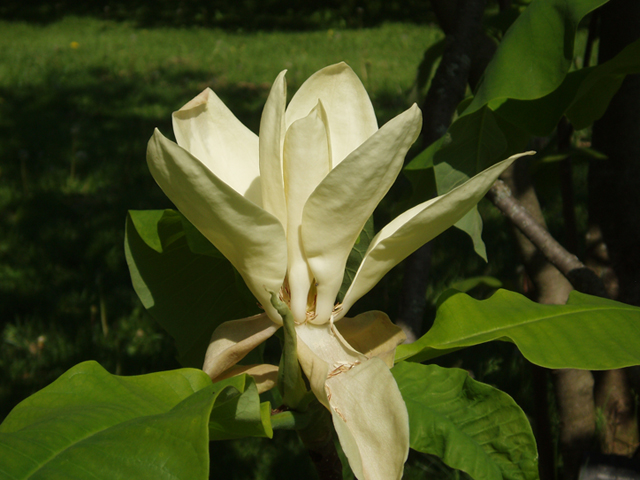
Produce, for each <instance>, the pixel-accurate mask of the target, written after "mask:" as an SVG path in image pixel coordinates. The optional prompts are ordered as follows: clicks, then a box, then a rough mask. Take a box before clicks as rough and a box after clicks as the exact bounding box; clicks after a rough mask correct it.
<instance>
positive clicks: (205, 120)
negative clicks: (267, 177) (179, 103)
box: [172, 88, 262, 205]
mask: <svg viewBox="0 0 640 480" xmlns="http://www.w3.org/2000/svg"><path fill="white" fill-rule="evenodd" d="M172 117H173V131H174V133H175V135H176V140H177V142H178V145H180V146H181V147H182V148H184V149H185V150H187V151H188V152H190V153H191V154H192V155H193V156H194V157H196V158H198V159H199V160H200V161H201V162H202V163H204V164H205V165H206V166H207V168H209V170H211V171H212V172H213V173H215V174H216V176H217V177H218V178H219V179H220V180H222V181H223V182H224V183H226V184H227V185H229V186H231V187H232V188H233V189H234V190H235V191H236V192H238V193H239V194H240V195H243V196H244V197H246V198H248V199H249V200H251V201H252V202H254V203H255V204H257V205H261V204H262V202H261V196H262V192H261V188H260V169H259V165H258V137H257V136H256V134H255V133H253V132H252V131H251V130H249V129H248V128H247V127H245V126H244V125H243V124H242V122H240V121H239V120H238V119H237V118H236V117H235V115H233V113H231V110H229V109H228V108H227V107H226V105H225V104H224V103H222V100H220V99H219V98H218V97H217V95H216V94H215V93H213V91H212V90H211V89H210V88H207V89H206V90H204V91H203V92H202V93H201V94H200V95H198V96H197V97H196V98H194V99H193V100H191V101H190V102H189V103H187V104H186V105H185V106H184V107H182V108H181V109H180V110H178V111H177V112H174V113H173V116H172Z"/></svg>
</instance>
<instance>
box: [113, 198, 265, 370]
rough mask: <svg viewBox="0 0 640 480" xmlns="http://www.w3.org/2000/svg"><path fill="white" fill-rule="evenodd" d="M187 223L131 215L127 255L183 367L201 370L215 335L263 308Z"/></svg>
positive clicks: (160, 215)
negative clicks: (219, 328) (230, 322)
mask: <svg viewBox="0 0 640 480" xmlns="http://www.w3.org/2000/svg"><path fill="white" fill-rule="evenodd" d="M185 222H186V219H184V217H183V216H182V215H180V214H179V213H177V212H175V211H173V210H164V211H158V210H152V211H131V212H129V215H128V217H127V225H126V234H125V254H126V258H127V264H128V266H129V272H130V274H131V279H132V282H133V287H134V289H135V291H136V293H137V294H138V297H140V300H141V301H142V304H143V305H144V306H145V308H146V309H147V310H149V313H151V315H152V316H153V317H154V318H155V319H156V320H157V321H158V322H159V323H160V324H161V325H162V327H163V328H164V329H165V330H167V332H169V334H170V335H171V336H172V337H173V338H174V340H175V341H176V345H177V348H178V354H179V357H178V359H179V360H180V362H181V363H182V364H183V365H185V366H192V367H201V366H202V362H203V360H204V354H205V352H206V349H207V346H208V344H209V339H210V338H211V334H212V333H213V330H214V329H215V328H216V327H217V326H218V325H219V324H220V323H222V322H224V321H227V320H231V319H236V318H244V317H248V316H250V315H253V314H255V313H258V312H259V308H258V306H257V304H256V300H255V299H254V297H253V295H251V293H250V292H249V290H248V288H247V287H246V286H245V284H244V282H243V281H242V278H241V277H240V276H239V275H238V274H237V272H236V271H235V270H234V268H233V266H232V265H231V264H230V263H229V262H228V261H227V260H226V259H225V258H224V257H219V256H217V255H215V254H213V251H211V249H208V250H207V249H206V248H205V247H204V246H203V245H202V243H201V241H200V240H197V236H196V233H195V232H193V230H191V229H190V228H186V229H185ZM194 238H195V239H196V240H195V243H196V244H198V245H199V247H197V248H196V250H197V251H198V252H200V253H195V252H193V251H192V250H191V248H190V245H193V244H194ZM189 239H191V240H189ZM205 252H207V253H205Z"/></svg>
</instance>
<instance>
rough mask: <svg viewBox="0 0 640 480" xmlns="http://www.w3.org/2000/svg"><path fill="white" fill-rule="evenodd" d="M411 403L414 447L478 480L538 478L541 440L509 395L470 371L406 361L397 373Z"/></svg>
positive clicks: (410, 413) (397, 379) (406, 400)
mask: <svg viewBox="0 0 640 480" xmlns="http://www.w3.org/2000/svg"><path fill="white" fill-rule="evenodd" d="M391 372H392V373H393V376H394V378H395V379H396V381H397V382H398V387H399V388H400V392H401V393H402V397H403V398H404V400H405V403H406V405H407V410H408V412H409V424H410V431H411V440H410V441H411V448H413V449H414V450H418V451H420V452H423V453H429V454H431V455H437V456H438V457H440V458H441V459H442V460H443V461H444V462H445V463H446V464H447V465H449V466H450V467H452V468H456V469H458V470H462V471H464V472H466V473H468V474H469V475H470V476H471V477H472V478H474V479H475V480H535V479H537V478H538V466H537V463H538V454H537V451H536V442H535V439H534V437H533V432H532V431H531V426H530V425H529V422H528V421H527V417H526V416H525V414H524V412H523V411H522V410H521V409H520V407H518V405H516V403H515V402H514V401H513V399H512V398H511V397H509V395H507V394H506V393H504V392H501V391H500V390H498V389H496V388H493V387H490V386H489V385H485V384H483V383H480V382H476V381H475V380H472V379H471V378H470V377H469V375H468V373H467V372H465V371H464V370H459V369H453V368H451V369H448V368H442V367H438V366H436V365H419V364H411V363H407V362H401V363H399V364H398V365H396V366H395V367H394V368H393V369H391Z"/></svg>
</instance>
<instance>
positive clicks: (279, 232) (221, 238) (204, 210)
mask: <svg viewBox="0 0 640 480" xmlns="http://www.w3.org/2000/svg"><path fill="white" fill-rule="evenodd" d="M147 163H148V165H149V170H150V171H151V174H152V175H153V178H154V179H155V180H156V182H158V185H160V188H162V190H163V191H164V193H165V194H166V195H167V197H169V199H170V200H171V201H172V202H173V203H174V204H175V206H176V207H177V208H178V210H180V212H182V214H183V215H184V216H185V217H187V219H188V220H189V221H190V222H191V223H192V224H193V225H195V227H196V228H197V229H198V230H200V232H201V233H202V234H203V235H204V236H205V237H206V238H207V239H208V240H209V241H210V242H211V243H213V244H214V245H215V247H216V248H217V249H218V250H220V252H221V253H222V254H223V255H224V256H225V257H227V259H228V260H229V261H230V262H231V263H232V264H233V266H234V267H235V268H236V269H237V270H238V272H239V273H240V275H242V278H243V279H244V281H245V283H246V284H247V286H248V287H249V289H250V290H251V292H252V293H253V295H254V296H255V297H256V298H257V299H258V300H259V301H260V302H261V303H262V306H263V307H264V309H265V310H266V311H267V313H268V314H269V316H270V317H271V318H272V319H274V321H276V322H278V321H280V316H279V315H278V313H277V312H276V311H275V309H274V308H273V306H272V305H271V297H270V294H269V293H268V291H267V289H268V290H271V291H275V292H277V291H279V290H280V287H281V286H282V282H283V281H284V277H285V274H286V269H287V246H286V240H285V235H284V230H283V227H282V224H281V223H280V221H279V220H278V219H277V218H276V217H274V216H273V215H271V214H270V213H268V212H266V211H264V210H263V209H261V208H260V207H258V206H256V205H255V204H254V203H252V202H250V201H249V200H247V199H246V198H244V197H243V196H242V195H240V194H239V193H238V192H237V191H236V190H234V189H233V188H232V187H230V186H229V185H227V184H226V183H225V182H223V181H222V180H220V179H219V178H218V177H217V176H216V175H215V174H214V173H213V172H211V170H209V168H207V166H206V165H205V164H203V163H202V162H201V161H200V160H199V159H197V158H196V157H194V156H193V155H191V154H190V153H189V152H187V151H186V150H184V149H183V148H181V147H179V146H178V145H176V144H175V143H173V142H171V141H169V140H167V139H166V138H165V137H164V136H163V135H162V134H161V133H160V132H159V131H158V130H157V129H156V131H155V132H154V134H153V136H152V137H151V140H149V146H148V149H147Z"/></svg>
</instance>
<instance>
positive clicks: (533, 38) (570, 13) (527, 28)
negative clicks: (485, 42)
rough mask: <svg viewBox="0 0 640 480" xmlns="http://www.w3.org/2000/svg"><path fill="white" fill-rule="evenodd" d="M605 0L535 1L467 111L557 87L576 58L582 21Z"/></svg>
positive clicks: (504, 41)
mask: <svg viewBox="0 0 640 480" xmlns="http://www.w3.org/2000/svg"><path fill="white" fill-rule="evenodd" d="M606 2H607V0H545V1H534V2H531V3H530V4H529V6H528V7H527V8H526V9H525V10H524V11H523V12H522V14H521V15H520V16H519V17H518V19H517V20H516V21H515V22H514V23H513V25H511V28H510V29H509V30H508V31H507V33H506V34H505V36H504V38H503V39H502V42H500V46H499V47H498V50H497V51H496V53H495V55H494V56H493V58H492V59H491V62H489V65H487V68H486V70H485V72H484V78H483V81H482V82H481V84H480V86H479V87H478V91H477V92H476V95H475V98H474V100H473V102H472V103H471V105H470V106H469V107H468V109H467V113H471V112H474V111H476V110H478V109H479V108H481V107H482V106H483V105H486V104H490V106H491V107H492V108H493V109H495V107H497V105H498V104H499V103H501V102H502V101H503V100H504V99H506V98H515V99H520V100H530V99H534V98H540V97H543V96H545V95H547V94H549V93H551V92H552V91H554V90H555V89H556V88H558V87H559V86H560V84H561V83H562V81H563V80H564V77H565V75H566V74H567V72H568V71H569V67H570V66H571V62H572V61H573V50H574V43H575V36H576V30H577V28H578V24H579V23H580V20H582V18H583V17H584V16H585V15H587V14H588V13H589V12H591V11H593V10H595V9H596V8H598V7H599V6H601V5H603V4H605V3H606ZM490 102H491V103H490Z"/></svg>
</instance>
